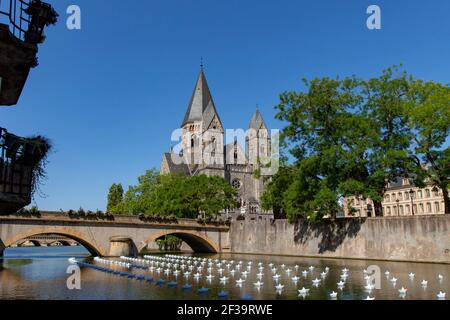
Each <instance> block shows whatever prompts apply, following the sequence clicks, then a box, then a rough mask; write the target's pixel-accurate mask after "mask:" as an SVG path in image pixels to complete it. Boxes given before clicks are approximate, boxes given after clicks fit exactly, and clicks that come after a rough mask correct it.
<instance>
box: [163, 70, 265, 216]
mask: <svg viewBox="0 0 450 320" xmlns="http://www.w3.org/2000/svg"><path fill="white" fill-rule="evenodd" d="M232 132H234V133H236V135H233V136H234V139H233V141H231V142H230V143H228V144H227V143H226V142H225V140H226V139H225V137H228V134H229V130H226V129H225V128H224V126H223V123H222V121H221V120H220V116H219V113H218V112H217V109H216V106H215V104H214V101H213V98H212V95H211V92H210V90H209V87H208V83H207V81H206V77H205V74H204V71H203V67H202V68H201V70H200V74H199V76H198V79H197V82H196V84H195V88H194V92H193V93H192V97H191V100H190V102H189V105H188V108H187V111H186V114H185V116H184V119H183V122H182V123H181V130H180V133H181V134H180V135H181V137H180V140H181V142H180V143H179V145H178V146H177V149H176V150H175V149H174V148H172V149H171V150H170V152H168V153H165V154H164V155H163V159H162V162H161V169H160V172H161V174H184V175H187V176H195V175H201V174H205V175H207V176H219V177H222V178H224V179H225V180H226V181H228V182H229V183H230V184H231V185H232V186H233V187H234V188H235V189H236V190H238V195H239V199H238V201H239V203H240V206H241V208H242V212H246V213H252V212H260V202H259V199H260V197H261V195H262V193H263V191H264V185H265V184H266V183H267V182H268V181H269V179H270V176H268V175H259V174H256V173H257V170H258V169H260V167H261V166H260V160H261V159H270V156H271V137H270V134H269V130H268V128H267V126H266V124H265V122H264V120H263V118H262V115H261V113H260V111H259V109H258V108H257V109H256V111H255V113H254V114H253V116H252V118H251V120H250V123H249V125H248V129H247V130H246V131H244V130H243V129H241V130H239V129H238V130H234V131H232ZM238 136H239V137H238ZM239 138H240V139H239ZM242 144H245V148H244V147H243V146H242ZM258 172H259V171H258Z"/></svg>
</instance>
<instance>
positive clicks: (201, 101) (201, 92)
mask: <svg viewBox="0 0 450 320" xmlns="http://www.w3.org/2000/svg"><path fill="white" fill-rule="evenodd" d="M214 115H216V116H217V118H218V119H219V122H220V118H219V115H218V114H217V111H216V107H215V105H214V101H213V99H212V96H211V92H210V91H209V87H208V82H207V81H206V77H205V73H204V72H203V68H202V69H201V70H200V74H199V75H198V79H197V83H196V84H195V88H194V92H193V93H192V97H191V101H190V102H189V106H188V109H187V111H186V114H185V116H184V120H183V123H182V125H181V126H182V127H183V126H184V125H185V124H187V123H192V122H194V121H203V122H204V124H205V125H206V126H208V125H209V124H210V123H211V121H212V120H213V119H214ZM208 121H209V122H208Z"/></svg>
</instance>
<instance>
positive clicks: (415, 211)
mask: <svg viewBox="0 0 450 320" xmlns="http://www.w3.org/2000/svg"><path fill="white" fill-rule="evenodd" d="M412 208H413V213H414V214H416V213H417V204H414V205H413V207H412Z"/></svg>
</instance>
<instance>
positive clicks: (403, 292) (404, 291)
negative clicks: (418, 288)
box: [398, 287, 408, 296]
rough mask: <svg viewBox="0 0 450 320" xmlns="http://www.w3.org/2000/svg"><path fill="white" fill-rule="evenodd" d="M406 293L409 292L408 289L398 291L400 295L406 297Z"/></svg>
mask: <svg viewBox="0 0 450 320" xmlns="http://www.w3.org/2000/svg"><path fill="white" fill-rule="evenodd" d="M406 291H408V289H406V288H403V287H402V288H401V289H398V293H400V295H402V296H403V295H406Z"/></svg>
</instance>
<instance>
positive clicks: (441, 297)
mask: <svg viewBox="0 0 450 320" xmlns="http://www.w3.org/2000/svg"><path fill="white" fill-rule="evenodd" d="M437 297H438V299H440V300H443V299H445V292H442V291H439V293H438V294H437Z"/></svg>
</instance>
